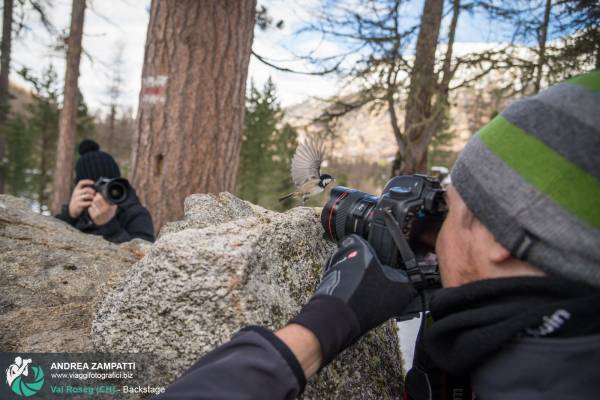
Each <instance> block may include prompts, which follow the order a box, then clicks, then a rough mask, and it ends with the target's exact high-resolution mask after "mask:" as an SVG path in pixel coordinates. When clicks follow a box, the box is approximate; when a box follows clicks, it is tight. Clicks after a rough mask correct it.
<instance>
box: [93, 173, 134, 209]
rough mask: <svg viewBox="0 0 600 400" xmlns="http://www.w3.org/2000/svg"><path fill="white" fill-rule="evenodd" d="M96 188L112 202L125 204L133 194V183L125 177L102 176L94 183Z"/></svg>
mask: <svg viewBox="0 0 600 400" xmlns="http://www.w3.org/2000/svg"><path fill="white" fill-rule="evenodd" d="M93 187H94V190H95V191H96V192H98V193H100V194H101V195H102V196H104V198H105V199H106V200H107V201H108V202H109V203H111V204H114V205H120V204H123V203H124V202H125V201H126V200H127V199H128V198H129V195H130V194H131V185H130V184H129V181H128V180H127V179H125V178H113V179H110V178H104V177H100V179H98V180H97V181H96V182H95V183H94V186H93Z"/></svg>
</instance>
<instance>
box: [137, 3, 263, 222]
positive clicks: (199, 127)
mask: <svg viewBox="0 0 600 400" xmlns="http://www.w3.org/2000/svg"><path fill="white" fill-rule="evenodd" d="M255 12H256V1H255V0H244V1H239V0H219V1H217V0H211V1H196V0H180V1H177V2H175V1H166V0H153V1H152V6H151V11H150V22H149V25H148V34H147V37H146V50H145V55H144V68H143V72H142V90H141V92H140V101H139V110H138V117H137V130H136V134H135V137H134V140H133V148H132V156H131V175H130V178H131V182H132V184H133V186H134V187H135V188H136V190H137V191H138V193H139V195H140V199H141V200H142V203H144V204H145V205H146V206H147V207H148V208H149V209H150V212H151V214H152V218H153V220H154V224H155V225H154V226H155V229H156V230H157V231H158V230H159V229H160V227H161V226H162V225H163V224H164V223H165V222H167V221H173V220H176V219H180V218H181V217H182V216H183V200H184V199H185V197H186V196H188V195H190V194H192V193H199V192H212V193H216V192H221V191H229V192H233V191H234V189H235V179H236V175H237V170H238V164H239V153H240V144H241V139H242V129H243V123H244V97H245V90H246V76H247V73H248V62H249V59H250V51H251V45H252V38H253V29H254V19H255Z"/></svg>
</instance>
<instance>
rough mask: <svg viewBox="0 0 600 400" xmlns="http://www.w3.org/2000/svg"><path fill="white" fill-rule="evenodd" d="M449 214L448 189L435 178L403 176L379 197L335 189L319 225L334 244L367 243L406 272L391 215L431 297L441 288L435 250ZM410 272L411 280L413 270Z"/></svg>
mask: <svg viewBox="0 0 600 400" xmlns="http://www.w3.org/2000/svg"><path fill="white" fill-rule="evenodd" d="M446 211H447V208H446V203H445V201H444V189H443V188H442V187H441V185H440V182H439V181H438V180H437V179H435V178H433V177H430V176H425V175H404V176H396V177H394V178H392V179H391V180H390V181H389V182H388V183H387V184H386V185H385V188H384V189H383V192H382V194H381V196H379V197H377V196H374V195H371V194H369V193H365V192H361V191H359V190H356V189H351V188H347V187H344V186H337V187H335V188H333V189H332V191H331V196H330V199H329V200H328V202H327V203H326V205H325V207H323V211H322V213H321V224H322V225H323V228H324V229H325V235H326V236H327V237H328V238H329V239H330V240H332V241H334V242H338V241H340V240H342V239H343V238H344V237H345V236H347V235H351V234H357V235H359V236H361V237H363V238H364V239H366V240H367V241H368V242H369V244H370V245H371V246H372V247H373V249H374V250H375V253H376V254H377V257H378V258H379V260H380V261H381V262H382V263H383V264H385V265H389V266H391V267H394V268H401V269H404V270H407V268H406V265H405V261H406V260H404V258H403V255H402V254H401V252H400V251H399V247H398V245H397V243H396V242H395V239H394V234H393V231H394V230H393V229H392V228H391V227H390V222H389V220H388V221H386V218H389V216H392V217H393V220H394V221H395V223H393V225H395V227H396V228H397V229H398V230H399V232H401V234H402V235H403V236H404V239H405V240H406V242H407V244H408V246H409V247H410V251H412V253H413V254H414V258H415V259H416V266H417V269H416V270H417V272H418V274H419V277H418V279H419V285H420V286H421V287H422V288H423V289H424V291H425V292H428V293H429V292H431V291H432V290H435V289H437V288H439V287H440V285H441V283H440V282H441V281H440V275H439V268H438V263H437V257H436V256H435V254H434V248H435V239H436V237H437V233H438V232H439V229H440V228H441V225H442V223H443V221H444V218H445V216H446ZM386 214H387V217H386ZM407 273H408V274H409V276H411V275H412V274H413V273H414V271H407ZM411 279H413V276H411ZM414 282H415V281H414V280H413V283H414ZM407 311H408V310H407ZM407 314H410V313H408V312H407Z"/></svg>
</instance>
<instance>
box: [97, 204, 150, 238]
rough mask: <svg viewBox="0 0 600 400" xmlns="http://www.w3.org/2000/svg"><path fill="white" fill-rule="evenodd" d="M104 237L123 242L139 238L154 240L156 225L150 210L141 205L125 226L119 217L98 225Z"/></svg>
mask: <svg viewBox="0 0 600 400" xmlns="http://www.w3.org/2000/svg"><path fill="white" fill-rule="evenodd" d="M98 230H99V232H100V233H101V234H102V237H103V238H104V239H106V240H108V241H109V242H113V243H123V242H128V241H130V240H132V239H135V238H139V239H144V240H147V241H149V242H154V227H153V225H152V217H151V216H150V213H149V212H148V210H146V209H145V208H144V207H141V206H140V207H139V208H137V210H136V211H135V214H134V215H133V216H132V217H131V218H130V219H128V220H127V223H126V224H125V225H124V226H123V225H122V224H121V223H120V222H119V220H118V219H117V218H113V219H111V220H110V221H109V222H107V223H106V224H104V225H101V226H99V227H98Z"/></svg>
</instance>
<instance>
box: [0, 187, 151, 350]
mask: <svg viewBox="0 0 600 400" xmlns="http://www.w3.org/2000/svg"><path fill="white" fill-rule="evenodd" d="M148 247H149V244H147V243H145V242H143V241H135V242H130V243H127V244H125V245H121V246H118V245H115V244H112V243H109V242H107V241H105V240H104V239H102V238H101V237H99V236H93V235H87V234H82V233H80V232H79V231H78V230H76V229H74V228H72V227H71V226H69V225H68V224H66V223H64V222H62V221H59V220H57V219H55V218H52V217H46V216H42V215H40V214H37V213H35V212H33V211H31V209H30V208H29V206H28V204H27V202H26V201H25V200H23V199H19V198H16V197H12V196H7V195H0V351H2V352H25V351H27V352H57V351H71V352H84V351H91V350H92V342H91V340H90V332H91V321H92V317H93V314H94V311H95V308H96V305H97V303H98V300H99V299H101V298H103V296H104V295H105V294H106V292H107V291H108V289H109V288H110V287H111V286H112V285H114V284H115V283H116V282H119V281H120V280H121V279H122V277H123V276H124V273H125V272H126V271H127V270H128V269H129V267H130V266H131V265H133V264H134V263H135V262H136V261H137V260H138V259H140V258H141V257H142V256H143V254H144V252H145V251H146V249H147V248H148Z"/></svg>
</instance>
